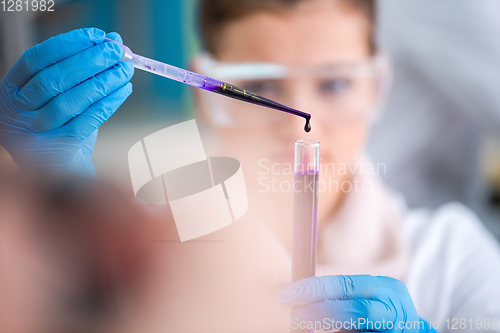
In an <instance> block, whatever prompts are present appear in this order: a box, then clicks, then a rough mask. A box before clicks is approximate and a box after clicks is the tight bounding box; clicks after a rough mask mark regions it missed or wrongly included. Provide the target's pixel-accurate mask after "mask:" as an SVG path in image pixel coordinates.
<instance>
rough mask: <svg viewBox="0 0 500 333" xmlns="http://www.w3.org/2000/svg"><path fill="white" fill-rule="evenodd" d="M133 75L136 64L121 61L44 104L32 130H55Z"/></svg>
mask: <svg viewBox="0 0 500 333" xmlns="http://www.w3.org/2000/svg"><path fill="white" fill-rule="evenodd" d="M133 75H134V66H133V65H132V64H131V63H128V62H123V61H122V62H119V63H118V64H117V65H115V66H113V67H112V68H110V69H108V70H106V71H104V72H102V73H99V74H98V75H96V76H95V77H93V78H90V79H88V80H86V81H84V82H82V83H80V84H79V85H77V86H75V87H73V88H72V89H70V90H68V91H66V92H65V93H63V94H61V95H59V96H57V97H55V98H53V99H52V100H51V101H50V102H48V103H47V104H45V105H44V106H43V107H42V108H41V109H40V112H39V113H38V116H37V117H36V118H35V120H34V121H33V125H32V127H33V129H35V130H37V131H40V132H47V131H52V130H54V129H56V128H58V127H61V126H63V125H64V124H66V123H67V122H68V121H69V120H71V119H72V118H74V117H76V116H78V115H79V114H81V113H82V112H84V111H85V110H87V109H88V108H89V107H90V106H91V105H92V104H94V103H97V102H98V101H99V100H101V99H103V98H105V97H106V96H108V95H109V94H111V93H113V92H114V91H116V90H117V89H119V88H120V87H122V86H124V85H125V84H126V83H127V82H128V81H130V79H131V78H132V76H133Z"/></svg>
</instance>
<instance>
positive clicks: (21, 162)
mask: <svg viewBox="0 0 500 333" xmlns="http://www.w3.org/2000/svg"><path fill="white" fill-rule="evenodd" d="M105 37H108V38H111V39H113V40H116V41H118V42H121V41H122V40H121V38H120V36H119V35H118V34H116V33H110V34H108V35H106V33H105V32H104V31H102V30H99V29H96V28H91V29H79V30H74V31H71V32H68V33H66V34H63V35H59V36H57V37H52V38H50V39H49V40H47V41H45V42H43V43H41V44H39V45H36V46H34V47H33V48H31V49H29V50H27V51H26V52H24V54H23V55H22V56H21V58H20V59H19V60H18V61H17V62H16V63H15V64H14V65H13V66H12V68H11V69H10V70H9V71H8V73H7V74H6V75H5V77H4V78H3V79H2V81H1V82H0V145H2V146H4V147H5V148H6V149H7V151H8V152H9V153H10V154H11V156H12V158H13V159H14V161H15V162H16V164H17V166H18V167H19V169H20V171H32V172H33V171H38V170H50V171H53V172H64V173H68V172H72V173H80V174H83V175H88V176H93V175H95V170H94V165H93V163H92V161H91V159H90V157H91V155H92V150H93V147H94V144H95V141H96V138H97V128H98V127H99V126H100V125H102V124H103V123H104V122H105V121H106V120H108V118H109V117H110V116H111V115H112V114H113V113H114V112H115V111H116V110H117V109H118V107H120V105H121V104H122V103H123V102H124V101H125V100H126V99H127V97H128V96H129V95H130V94H131V93H132V84H131V83H129V80H130V79H131V78H132V76H133V75H134V67H133V66H132V64H130V63H126V62H121V61H120V60H121V58H122V54H123V51H122V49H121V48H120V47H119V46H118V45H116V44H115V43H109V42H107V43H103V41H104V38H105Z"/></svg>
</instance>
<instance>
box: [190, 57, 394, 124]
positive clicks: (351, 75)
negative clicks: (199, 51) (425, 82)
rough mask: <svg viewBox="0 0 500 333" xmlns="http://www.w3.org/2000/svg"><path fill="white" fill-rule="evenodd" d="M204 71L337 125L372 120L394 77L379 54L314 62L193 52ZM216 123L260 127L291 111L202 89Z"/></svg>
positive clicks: (279, 119) (316, 119)
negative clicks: (226, 59) (238, 59)
mask: <svg viewBox="0 0 500 333" xmlns="http://www.w3.org/2000/svg"><path fill="white" fill-rule="evenodd" d="M195 66H196V68H197V70H198V71H200V73H201V74H203V75H207V76H211V77H214V78H216V79H219V80H222V81H226V82H229V83H232V84H234V85H236V86H239V87H241V88H244V89H246V90H249V91H251V92H253V93H256V94H258V95H261V96H263V97H266V98H269V99H271V100H274V101H276V102H278V103H281V104H284V105H287V106H290V107H293V108H296V109H299V110H301V111H304V112H307V113H311V114H312V119H313V122H318V121H321V123H323V124H326V125H331V126H339V125H342V124H346V123H348V122H355V121H360V120H373V119H374V118H375V117H376V116H377V114H378V112H377V110H378V109H379V106H380V102H381V101H382V100H383V99H384V97H385V95H386V93H387V90H388V86H389V83H390V77H391V70H390V68H391V67H390V63H389V61H388V59H387V58H386V57H384V56H380V55H377V56H375V57H371V58H368V59H366V60H363V61H358V62H353V63H333V62H332V63H330V64H324V65H321V66H315V67H305V66H303V67H301V66H293V67H292V66H284V65H280V64H271V63H259V62H249V63H223V62H218V61H216V60H214V59H213V58H211V57H210V56H208V55H206V54H203V55H199V56H198V57H196V58H195ZM202 97H203V98H202V101H201V102H202V103H204V104H205V105H204V107H206V108H207V110H208V111H209V113H210V116H211V121H212V123H213V125H215V126H220V127H235V128H256V129H258V128H262V127H270V126H276V124H278V123H280V122H286V120H287V119H289V118H288V117H290V116H289V115H287V114H284V113H280V112H276V111H272V110H268V109H265V108H262V107H259V106H255V105H251V104H247V103H242V102H239V101H235V100H231V99H228V98H224V97H222V96H217V95H215V94H203V96H202Z"/></svg>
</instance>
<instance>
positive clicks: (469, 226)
mask: <svg viewBox="0 0 500 333" xmlns="http://www.w3.org/2000/svg"><path fill="white" fill-rule="evenodd" d="M403 230H404V234H405V236H406V238H407V239H408V242H409V245H410V255H411V257H410V261H409V267H408V271H407V276H406V279H405V280H406V285H407V287H408V290H409V291H410V294H411V296H412V298H413V302H414V304H415V306H416V308H417V311H418V313H419V315H420V316H421V317H422V318H424V319H426V320H430V321H438V322H439V331H440V332H457V329H456V328H457V327H459V323H460V320H461V319H462V321H463V320H464V319H465V321H466V325H468V326H467V329H464V330H462V331H463V332H500V250H499V246H498V243H497V241H496V239H495V238H494V237H493V236H492V235H491V234H490V233H489V232H488V231H487V230H486V229H485V227H484V226H483V224H482V223H481V222H480V221H479V220H478V219H477V217H476V216H475V215H474V213H472V212H471V211H470V210H469V209H468V208H466V207H465V206H463V205H461V204H458V203H450V204H446V205H444V206H442V207H440V208H438V209H436V210H434V211H431V210H426V209H420V210H415V211H409V212H408V214H407V217H406V218H405V219H404V222H403ZM448 318H449V323H447V321H446V320H447V319H448ZM453 318H456V319H457V320H455V321H454V319H453ZM470 319H472V324H473V327H472V329H471V327H470V325H471V322H470ZM487 319H489V321H490V323H491V322H494V321H496V323H497V324H496V329H491V328H490V329H483V330H480V329H476V326H475V325H476V324H477V323H480V322H481V321H482V322H483V324H484V323H486V321H487ZM476 320H477V323H476ZM457 321H458V324H457V326H456V327H455V329H452V325H453V324H454V323H456V322H457Z"/></svg>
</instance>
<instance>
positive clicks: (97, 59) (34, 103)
mask: <svg viewBox="0 0 500 333" xmlns="http://www.w3.org/2000/svg"><path fill="white" fill-rule="evenodd" d="M122 55H123V50H122V48H121V47H120V46H119V45H117V44H115V43H100V44H98V45H95V46H93V47H90V48H88V49H86V50H83V51H82V52H79V53H77V54H74V55H72V56H71V57H69V58H66V59H64V60H62V61H60V62H58V63H56V64H54V65H52V66H50V67H48V68H45V69H44V70H42V71H41V72H39V73H38V74H36V75H35V76H34V77H33V78H32V79H31V80H30V81H29V82H28V83H27V84H26V85H25V86H24V87H23V88H21V90H19V92H18V93H17V99H16V100H14V103H15V105H16V106H17V107H18V108H20V109H24V110H31V111H34V110H38V109H39V108H40V107H42V106H43V105H45V104H46V103H47V102H49V101H50V100H51V99H52V98H54V97H55V96H57V95H59V94H62V93H64V92H66V91H67V90H69V89H71V88H73V87H74V86H76V85H77V84H79V83H81V82H83V81H85V80H87V79H89V78H91V77H93V76H95V75H97V74H99V73H101V72H103V71H105V70H106V69H108V68H110V67H113V66H114V65H116V64H117V63H118V62H120V61H121V58H122Z"/></svg>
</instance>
